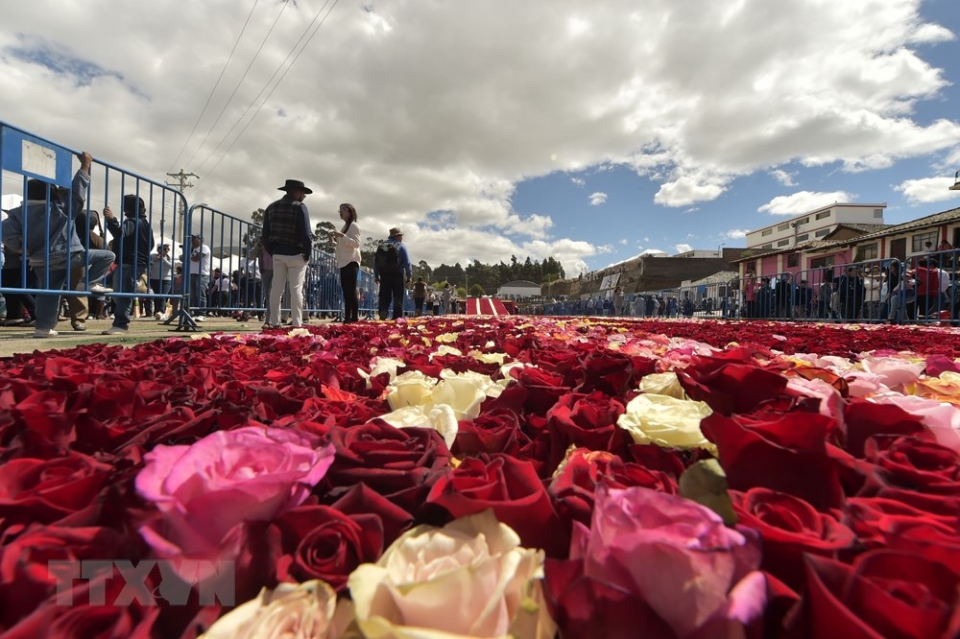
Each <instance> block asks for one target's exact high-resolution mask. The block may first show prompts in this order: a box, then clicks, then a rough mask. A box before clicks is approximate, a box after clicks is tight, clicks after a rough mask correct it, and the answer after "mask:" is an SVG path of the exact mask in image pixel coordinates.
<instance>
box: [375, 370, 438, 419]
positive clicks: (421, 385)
mask: <svg viewBox="0 0 960 639" xmlns="http://www.w3.org/2000/svg"><path fill="white" fill-rule="evenodd" d="M436 385H437V380H435V379H434V378H432V377H429V376H427V375H424V374H423V373H421V372H420V371H407V372H406V373H404V374H403V375H398V376H397V377H396V378H395V379H394V380H393V381H392V382H390V388H389V390H388V391H387V402H388V403H389V404H390V408H392V409H393V410H397V409H398V408H403V407H404V406H420V405H422V404H426V403H428V401H429V398H430V395H431V394H432V393H433V387H434V386H436Z"/></svg>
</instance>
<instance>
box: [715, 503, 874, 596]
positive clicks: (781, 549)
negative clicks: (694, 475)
mask: <svg viewBox="0 0 960 639" xmlns="http://www.w3.org/2000/svg"><path fill="white" fill-rule="evenodd" d="M730 497H731V499H732V500H733V508H734V511H736V513H737V518H738V520H739V521H738V523H740V524H741V525H743V526H748V527H750V528H753V529H755V530H757V531H758V532H759V533H760V536H761V537H763V564H762V565H761V567H762V568H763V569H764V570H766V571H767V572H769V573H770V574H772V575H774V576H775V577H777V578H778V579H780V580H782V581H783V582H784V583H786V584H787V585H788V586H790V587H791V588H793V589H794V590H799V589H800V587H801V586H802V585H803V578H804V566H803V555H804V553H811V554H815V555H823V556H825V557H836V555H837V553H838V552H839V551H841V550H845V549H847V548H851V547H852V546H853V544H854V542H855V541H856V538H855V536H854V534H853V531H852V530H850V529H849V528H847V527H846V526H844V525H843V524H841V523H840V522H839V521H837V519H836V517H834V516H832V515H829V514H826V513H822V512H817V511H816V509H814V507H813V506H811V505H810V504H808V503H807V502H805V501H803V500H802V499H798V498H796V497H793V496H792V495H787V494H785V493H778V492H776V491H773V490H769V489H767V488H751V489H750V490H748V491H747V492H745V493H741V492H737V491H730Z"/></svg>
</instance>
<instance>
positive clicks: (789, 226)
mask: <svg viewBox="0 0 960 639" xmlns="http://www.w3.org/2000/svg"><path fill="white" fill-rule="evenodd" d="M885 208H887V203H886V202H883V203H881V204H831V205H830V206H825V207H823V208H820V209H817V210H815V211H810V212H809V213H804V214H802V215H797V216H796V217H792V218H790V219H788V220H784V221H783V222H777V223H776V224H771V225H770V226H765V227H763V228H760V229H757V230H756V231H750V232H749V233H747V248H748V249H782V248H784V247H789V246H796V245H797V244H799V243H800V242H806V241H807V240H819V239H821V238H822V237H824V236H826V235H828V234H829V233H830V232H831V231H833V230H834V229H836V228H837V225H839V224H883V223H884V222H883V210H884V209H885Z"/></svg>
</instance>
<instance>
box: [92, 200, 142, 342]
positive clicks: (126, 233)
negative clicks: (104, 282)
mask: <svg viewBox="0 0 960 639" xmlns="http://www.w3.org/2000/svg"><path fill="white" fill-rule="evenodd" d="M103 216H104V218H105V219H106V221H107V228H108V229H110V234H111V235H113V237H115V238H117V247H118V248H117V255H118V258H117V262H118V266H117V270H116V272H115V273H114V277H115V278H116V279H115V284H114V287H115V288H117V289H118V290H119V291H120V293H136V292H137V281H138V280H139V279H140V277H141V276H142V275H145V274H146V272H147V266H148V265H149V262H150V252H151V251H153V230H152V229H151V228H150V220H148V219H147V209H146V206H145V205H144V203H143V199H141V198H139V197H137V196H136V195H124V196H123V218H124V219H123V224H121V223H120V222H119V221H118V220H117V218H116V217H114V215H113V211H111V210H110V207H109V206H107V207H104V209H103ZM132 305H133V297H132V296H130V297H127V296H125V295H120V296H117V297H116V298H114V308H113V326H111V327H110V328H108V329H107V330H105V331H103V334H104V335H117V334H123V333H126V332H127V331H128V330H129V325H130V307H131V306H132Z"/></svg>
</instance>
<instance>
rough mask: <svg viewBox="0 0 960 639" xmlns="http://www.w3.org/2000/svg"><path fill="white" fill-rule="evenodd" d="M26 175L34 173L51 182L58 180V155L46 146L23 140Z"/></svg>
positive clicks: (23, 168) (23, 159)
mask: <svg viewBox="0 0 960 639" xmlns="http://www.w3.org/2000/svg"><path fill="white" fill-rule="evenodd" d="M20 168H21V169H22V170H23V171H24V172H26V173H33V174H34V175H40V176H42V177H45V178H49V179H51V180H55V179H56V178H57V153H56V151H54V150H53V149H48V148H47V147H45V146H41V145H39V144H35V143H33V142H27V141H26V140H23V148H22V166H21V167H20Z"/></svg>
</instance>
